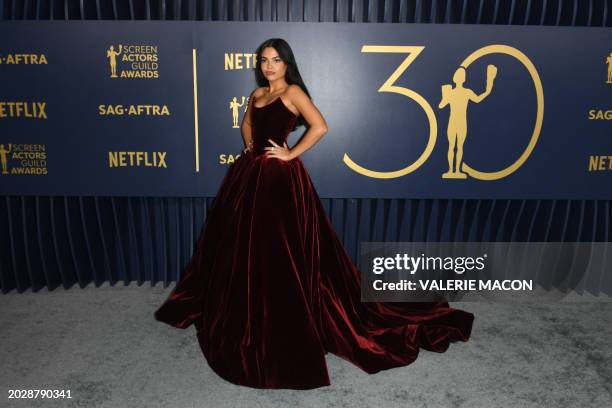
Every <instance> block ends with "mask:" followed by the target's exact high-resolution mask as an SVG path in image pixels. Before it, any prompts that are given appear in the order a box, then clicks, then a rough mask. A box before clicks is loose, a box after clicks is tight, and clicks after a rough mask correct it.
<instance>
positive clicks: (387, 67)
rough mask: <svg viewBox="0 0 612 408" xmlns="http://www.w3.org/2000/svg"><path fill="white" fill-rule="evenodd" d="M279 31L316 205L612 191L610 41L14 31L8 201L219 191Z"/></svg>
mask: <svg viewBox="0 0 612 408" xmlns="http://www.w3.org/2000/svg"><path fill="white" fill-rule="evenodd" d="M269 37H282V38H284V39H286V40H287V41H288V42H289V43H290V44H291V45H292V48H293V50H294V53H295V55H296V58H297V61H298V65H299V67H300V71H301V73H302V76H303V78H304V80H305V83H306V84H307V86H308V88H309V90H310V93H311V96H312V97H313V100H314V102H315V104H316V105H317V107H318V108H319V110H320V111H321V112H322V113H323V115H324V116H325V118H326V120H327V122H328V125H329V129H330V130H329V132H328V133H327V135H326V136H325V137H324V138H323V139H322V140H321V141H320V143H319V144H317V145H316V146H315V147H314V148H313V149H311V150H309V151H308V152H306V153H305V154H303V155H302V156H301V158H302V159H303V160H304V161H305V163H306V165H307V168H308V170H309V172H310V174H311V176H312V178H313V181H314V183H315V186H316V188H317V191H318V192H319V195H320V196H322V197H347V198H348V197H352V198H362V197H363V198H480V199H492V198H496V199H515V198H526V199H610V198H611V197H612V190H611V189H610V188H609V185H610V182H612V139H610V135H611V134H612V133H611V132H610V120H611V119H612V111H611V110H610V109H611V107H610V106H609V101H610V96H611V94H612V81H611V80H610V78H608V70H610V71H611V72H612V49H610V48H609V47H610V43H611V41H610V40H612V32H610V30H609V29H607V28H587V27H581V28H575V27H574V28H568V27H513V26H502V27H500V26H472V25H397V24H376V25H372V24H366V23H363V24H354V23H343V24H339V23H329V24H321V23H248V22H202V23H198V24H193V23H190V22H69V23H68V22H5V23H3V24H2V25H1V26H0V50H1V52H0V62H1V63H0V75H1V77H2V78H3V84H2V88H3V100H2V101H0V144H2V146H0V156H2V157H3V158H4V159H5V160H4V161H3V164H2V166H3V168H2V169H3V176H2V177H0V187H1V188H2V191H4V192H5V193H6V194H23V195H40V194H44V195H113V196H130V195H139V196H214V195H215V194H216V191H217V189H218V187H219V183H220V182H221V180H222V178H223V175H224V174H225V172H226V171H227V168H228V166H229V165H231V163H233V161H234V160H235V159H236V157H237V155H238V154H239V153H240V151H241V150H242V148H243V145H242V137H241V135H240V128H239V125H240V123H241V121H242V116H243V115H244V112H245V109H246V108H247V102H246V99H247V98H248V95H249V94H250V92H251V91H252V89H253V88H254V86H255V85H254V84H255V82H254V73H253V70H254V69H255V68H254V67H255V64H256V61H255V54H254V51H255V48H256V47H257V45H258V44H259V43H260V42H261V41H263V40H264V39H266V38H269ZM113 61H114V66H113V63H112V62H113ZM460 67H465V69H463V68H460ZM113 70H114V71H113ZM456 72H457V73H458V75H459V77H455V73H456ZM461 76H463V78H460V77H461ZM464 80H465V82H464ZM487 84H489V86H487ZM444 88H447V89H448V91H443V89H444ZM489 88H490V89H489ZM485 90H489V91H490V92H485ZM479 95H481V98H484V99H480V98H479V97H478V96H479ZM304 131H305V129H304V128H303V127H300V128H298V129H297V131H295V132H293V134H292V135H291V137H290V145H293V144H294V143H296V142H297V140H298V139H299V138H300V137H301V136H302V135H303V133H304ZM461 140H464V142H463V148H462V151H463V152H462V153H463V156H462V159H460V158H459V156H460V153H459V152H458V151H455V150H454V147H455V143H457V144H459V141H461ZM451 143H452V148H453V150H451V147H450V144H451ZM449 160H450V162H449ZM458 160H460V166H457V163H458ZM450 165H452V168H453V171H450V172H449V167H450Z"/></svg>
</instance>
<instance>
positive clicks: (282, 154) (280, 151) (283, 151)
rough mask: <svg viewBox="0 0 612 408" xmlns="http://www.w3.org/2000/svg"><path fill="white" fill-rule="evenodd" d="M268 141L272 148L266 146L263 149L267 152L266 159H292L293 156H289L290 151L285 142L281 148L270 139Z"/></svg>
mask: <svg viewBox="0 0 612 408" xmlns="http://www.w3.org/2000/svg"><path fill="white" fill-rule="evenodd" d="M268 141H269V142H270V143H272V144H273V146H268V147H265V148H264V150H267V152H266V157H276V158H277V159H281V160H285V161H287V160H291V159H293V156H292V155H291V149H289V146H287V142H285V143H284V145H283V146H279V145H278V144H276V143H274V141H273V140H271V139H268Z"/></svg>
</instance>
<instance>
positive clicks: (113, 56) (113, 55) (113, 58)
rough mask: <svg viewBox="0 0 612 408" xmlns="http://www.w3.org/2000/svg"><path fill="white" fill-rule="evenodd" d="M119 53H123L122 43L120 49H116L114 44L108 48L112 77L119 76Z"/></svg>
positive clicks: (107, 53) (107, 56)
mask: <svg viewBox="0 0 612 408" xmlns="http://www.w3.org/2000/svg"><path fill="white" fill-rule="evenodd" d="M119 54H121V44H119V51H115V48H114V47H113V46H112V45H111V46H110V48H109V49H108V50H106V58H108V62H109V64H110V69H111V78H117V56H118V55H119Z"/></svg>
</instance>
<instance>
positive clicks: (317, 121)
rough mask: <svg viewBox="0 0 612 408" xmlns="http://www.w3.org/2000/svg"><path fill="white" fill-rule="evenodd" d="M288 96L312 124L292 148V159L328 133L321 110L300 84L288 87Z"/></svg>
mask: <svg viewBox="0 0 612 408" xmlns="http://www.w3.org/2000/svg"><path fill="white" fill-rule="evenodd" d="M287 96H288V97H289V100H290V101H291V103H292V104H293V105H294V106H295V107H296V108H297V110H298V111H299V113H300V114H301V115H302V116H303V117H304V119H305V120H306V122H307V123H308V124H309V125H310V128H309V129H308V131H307V132H306V133H305V134H304V137H302V139H301V140H300V141H299V142H298V143H297V144H296V145H295V146H293V148H291V159H295V158H296V157H298V156H300V155H301V154H302V153H304V152H305V151H306V150H308V149H310V148H311V147H312V146H314V145H315V144H316V143H317V142H318V141H319V140H320V139H321V138H322V137H323V136H324V135H325V133H327V130H328V128H327V122H326V121H325V118H324V117H323V115H321V112H319V110H318V109H317V107H316V106H315V105H314V104H313V103H312V101H311V100H310V98H309V97H308V95H306V93H305V92H304V91H303V90H302V88H300V87H299V85H291V86H289V89H287Z"/></svg>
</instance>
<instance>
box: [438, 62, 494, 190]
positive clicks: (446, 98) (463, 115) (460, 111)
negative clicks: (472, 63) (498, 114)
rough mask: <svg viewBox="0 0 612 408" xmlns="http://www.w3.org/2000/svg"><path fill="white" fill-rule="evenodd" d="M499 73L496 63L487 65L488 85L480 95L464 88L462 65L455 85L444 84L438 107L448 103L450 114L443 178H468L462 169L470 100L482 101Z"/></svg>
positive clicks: (457, 72)
mask: <svg viewBox="0 0 612 408" xmlns="http://www.w3.org/2000/svg"><path fill="white" fill-rule="evenodd" d="M496 75H497V67H495V65H490V64H489V65H488V66H487V87H486V90H485V91H484V92H483V93H481V94H480V95H476V93H475V92H474V91H472V90H471V89H469V88H464V87H463V84H464V83H465V79H466V78H465V76H466V70H465V67H463V66H461V67H459V68H457V70H456V71H455V74H454V75H453V82H454V83H455V87H454V88H453V87H452V85H448V84H447V85H442V100H441V101H440V104H439V105H438V108H440V109H442V108H444V107H445V106H446V105H449V107H450V116H449V118H448V128H447V131H446V135H447V137H448V153H447V157H448V171H447V172H446V173H444V174H442V178H445V179H464V178H467V174H465V173H463V172H462V171H461V170H460V169H461V164H462V159H463V143H464V142H465V138H466V137H467V129H468V126H467V109H468V104H469V103H470V102H474V103H480V102H482V100H483V99H485V98H486V97H487V96H489V94H490V93H491V90H492V89H493V81H494V80H495V76H496ZM455 144H456V145H457V153H456V156H455ZM453 159H455V160H454V161H455V167H454V170H453Z"/></svg>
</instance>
